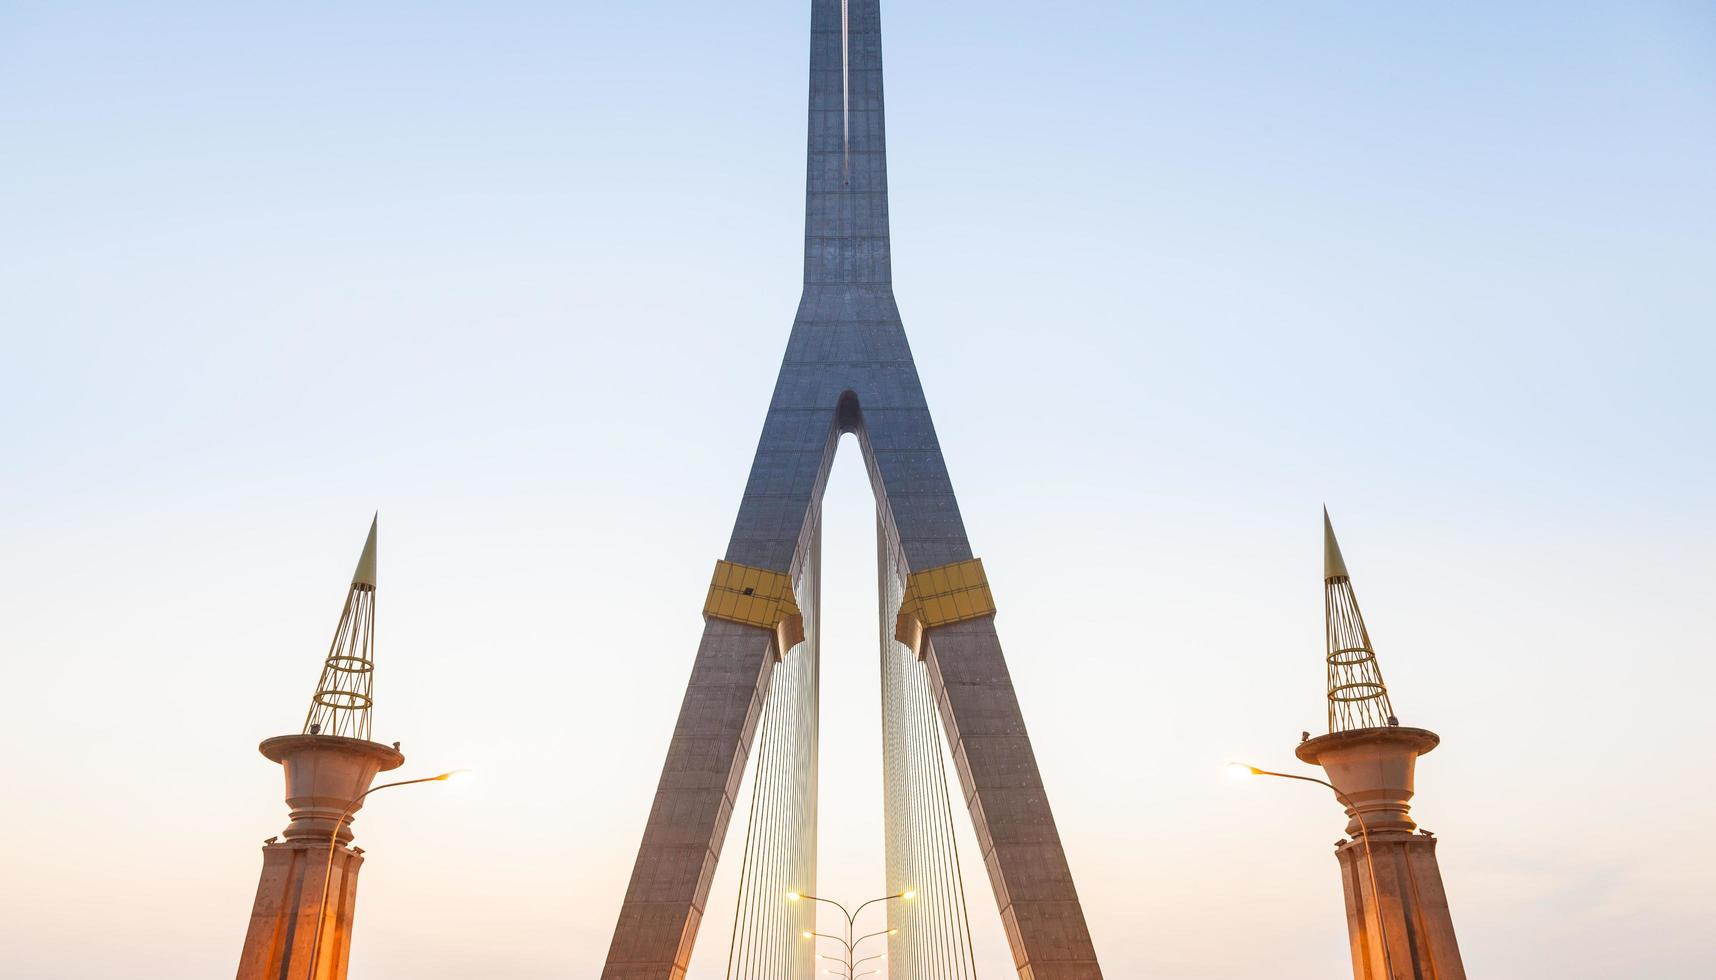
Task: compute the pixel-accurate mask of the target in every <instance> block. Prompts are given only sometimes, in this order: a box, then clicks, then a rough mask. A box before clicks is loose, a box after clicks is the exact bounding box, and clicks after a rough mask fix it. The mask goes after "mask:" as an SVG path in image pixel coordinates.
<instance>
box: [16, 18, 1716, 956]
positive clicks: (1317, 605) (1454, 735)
mask: <svg viewBox="0 0 1716 980" xmlns="http://www.w3.org/2000/svg"><path fill="white" fill-rule="evenodd" d="M883 29H884V38H885V51H886V69H887V79H888V90H887V95H888V100H889V102H888V110H889V114H888V123H889V154H890V179H891V186H892V206H893V239H894V268H895V277H896V292H897V294H898V297H899V300H900V306H901V309H902V312H903V313H904V317H905V322H906V328H907V331H908V334H909V335H910V337H911V339H912V341H913V346H914V351H915V354H916V357H917V361H918V366H919V370H920V373H921V374H922V377H923V381H924V386H925V388H926V391H927V393H928V396H929V401H930V406H931V409H932V411H933V412H934V414H935V418H936V421H937V424H938V428H939V432H940V436H941V441H942V444H943V448H944V451H945V453H946V456H947V460H948V463H949V466H950V468H951V471H952V476H953V480H954V485H955V487H956V489H957V490H958V492H959V494H960V500H961V505H962V508H963V511H964V516H965V521H966V525H967V528H968V530H969V532H970V535H971V539H972V542H973V546H974V548H975V549H976V552H977V554H979V555H980V556H982V557H983V559H984V561H985V564H986V566H987V569H988V572H989V575H990V578H991V580H992V582H993V585H994V588H995V592H996V596H997V599H998V602H999V606H1000V615H999V619H998V625H999V627H1000V630H1001V636H1002V639H1003V642H1004V644H1005V645H1006V649H1007V652H1008V655H1009V660H1010V666H1011V669H1012V673H1013V676H1014V680H1015V683H1016V685H1017V688H1018V692H1019V695H1020V698H1021V701H1022V703H1023V707H1024V710H1025V716H1026V720H1027V722H1028V723H1029V725H1030V726H1031V732H1032V735H1033V738H1034V741H1035V747H1036V751H1037V754H1038V758H1039V762H1040V764H1041V768H1042V771H1043V774H1044V779H1045V782H1046V783H1047V787H1048V790H1049V793H1050V797H1051V800H1052V802H1053V804H1054V807H1055V810H1056V816H1057V819H1058V822H1059V825H1060V831H1061V834H1062V836H1063V838H1064V840H1065V844H1066V848H1067V852H1068V856H1069V859H1070V861H1071V863H1072V868H1073V871H1074V874H1075V876H1076V878H1077V882H1078V886H1079V889H1080V892H1081V896H1082V898H1083V900H1084V903H1085V909H1086V912H1087V915H1088V917H1089V920H1090V925H1091V928H1092V931H1093V934H1094V938H1095V941H1096V945H1097V950H1098V953H1099V955H1100V956H1101V957H1102V960H1103V963H1104V967H1105V970H1106V972H1107V975H1108V976H1109V977H1111V978H1115V980H1124V978H1128V977H1160V978H1174V980H1251V978H1256V977H1260V976H1265V975H1267V976H1270V977H1273V978H1282V980H1327V978H1329V977H1336V976H1342V975H1345V974H1346V972H1347V971H1348V966H1347V963H1348V960H1347V946H1346V935H1345V929H1346V927H1345V922H1344V919H1343V913H1342V907H1341V895H1340V883H1339V879H1338V877H1337V871H1336V864H1335V861H1334V859H1333V857H1332V855H1331V851H1332V848H1331V845H1332V844H1333V843H1334V842H1335V841H1336V840H1337V839H1338V838H1339V837H1340V836H1341V834H1342V828H1343V825H1344V818H1343V817H1342V815H1341V813H1340V809H1339V807H1338V805H1337V804H1335V803H1334V802H1333V801H1332V800H1330V799H1328V798H1326V797H1325V796H1324V795H1322V794H1321V793H1320V792H1318V791H1316V790H1315V789H1314V787H1309V786H1303V785H1301V784H1292V783H1287V782H1284V781H1270V782H1269V783H1268V784H1262V781H1256V780H1254V781H1251V782H1249V783H1237V784H1236V783H1234V782H1233V781H1231V780H1230V779H1228V778H1227V776H1226V775H1225V773H1224V771H1223V765H1224V763H1226V762H1228V761H1229V760H1232V759H1243V760H1245V761H1249V762H1255V763H1257V764H1259V765H1264V766H1271V767H1278V768H1279V767H1296V766H1298V765H1299V764H1298V763H1296V762H1295V761H1294V760H1293V758H1292V749H1293V746H1294V745H1295V744H1296V743H1297V741H1298V739H1299V733H1300V731H1301V730H1302V729H1308V730H1311V731H1313V732H1316V731H1318V730H1319V726H1320V725H1322V724H1323V718H1324V706H1323V687H1322V685H1323V660H1322V621H1321V615H1322V606H1321V579H1320V576H1321V568H1322V565H1321V551H1320V549H1321V523H1320V522H1321V514H1320V507H1321V506H1322V505H1323V504H1324V503H1327V504H1328V506H1329V509H1330V512H1331V513H1332V515H1333V518H1334V522H1335V527H1336V530H1337V531H1338V532H1339V534H1340V536H1341V541H1342V544H1343V546H1344V549H1345V553H1346V558H1347V561H1348V564H1349V566H1350V567H1351V570H1352V573H1353V578H1354V583H1355V586H1356V589H1357V592H1358V597H1359V600H1360V602H1361V603H1362V604H1363V608H1364V610H1365V613H1366V617H1367V620H1368V622H1369V625H1370V629H1371V633H1372V636H1373V638H1374V640H1375V642H1376V644H1377V648H1378V653H1379V657H1380V662H1381V665H1382V670H1383V672H1384V676H1385V677H1386V679H1387V680H1388V682H1389V685H1390V688H1391V690H1392V692H1393V695H1394V704H1395V707H1396V708H1397V710H1398V712H1399V714H1400V717H1401V720H1402V722H1403V723H1405V724H1410V725H1419V726H1423V727H1427V728H1431V729H1434V730H1436V731H1438V732H1439V733H1441V735H1442V737H1443V745H1442V747H1441V748H1439V749H1438V750H1437V751H1436V752H1435V753H1434V754H1432V755H1430V756H1429V757H1427V758H1426V759H1425V760H1424V761H1423V763H1422V764H1421V765H1420V769H1419V772H1420V777H1419V796H1418V800H1417V801H1416V805H1415V814H1416V816H1417V817H1418V818H1419V820H1420V821H1421V823H1422V824H1423V825H1424V826H1426V827H1427V828H1429V829H1431V830H1433V831H1435V832H1436V834H1437V836H1438V838H1439V839H1440V841H1441V844H1440V855H1441V859H1442V870H1443V874H1444V876H1445V879H1446V882H1447V889H1448V894H1449V898H1450V901H1451V903H1452V908H1453V915H1454V922H1455V925H1456V927H1457V929H1458V930H1459V938H1460V942H1461V946H1462V949H1463V951H1464V954H1465V959H1466V964H1467V968H1468V970H1469V972H1470V973H1471V975H1472V976H1474V977H1489V978H1498V980H1502V978H1506V980H1526V978H1554V980H1615V978H1623V977H1629V978H1630V977H1649V978H1652V980H1695V978H1706V977H1708V976H1709V970H1710V965H1709V964H1710V962H1711V957H1712V955H1713V953H1716V949H1713V944H1712V940H1711V939H1710V925H1709V923H1710V920H1711V917H1712V914H1713V913H1716V883H1713V878H1712V875H1711V874H1710V873H1709V871H1710V869H1711V868H1716V843H1712V836H1711V834H1710V833H1709V828H1710V825H1711V823H1712V821H1713V820H1716V780H1712V779H1711V778H1709V776H1708V774H1707V772H1706V769H1707V768H1708V757H1709V754H1710V753H1709V739H1710V725H1709V715H1710V712H1711V708H1712V698H1713V694H1712V691H1713V685H1716V658H1713V657H1712V653H1713V652H1716V598H1713V597H1716V561H1713V556H1716V454H1713V453H1712V445H1713V443H1716V438H1713V435H1716V434H1713V431H1712V430H1713V427H1716V426H1713V422H1716V394H1713V386H1712V375H1713V373H1716V330H1713V328H1712V324H1713V323H1716V274H1713V269H1716V181H1713V179H1712V175H1713V174H1716V12H1713V9H1712V7H1711V6H1710V5H1709V4H1707V3H1695V2H1684V3H1669V2H1608V3H1589V4H1568V3H1551V2H1518V3H1507V4H1496V3H1476V2H1451V3H1442V4H1419V5H1379V4H1370V3H1330V4H1315V5H1311V4H1283V3H1266V2H1240V3H1223V4H1210V3H1154V2H1138V0H1091V2H1088V3H1082V4H1049V3H1042V2H1036V3H1024V2H1018V0H991V2H986V3H978V2H974V0H920V2H915V3H907V2H891V0H884V3H883ZM807 34H808V4H806V3H804V2H803V0H760V2H746V3H691V2H685V0H671V2H668V0H633V2H629V3H572V4H568V3H547V2H540V3H528V2H507V0H497V2H489V3H481V4H478V3H451V2H413V3H405V2H371V3H361V4H354V3H329V2H309V3H296V4H289V5H281V4H230V3H214V2H202V3H192V2H171V0H163V2H157V3H146V4H143V3H88V2H86V3H38V2H29V0H17V2H11V3H7V4H4V5H0V332H3V339H4V347H3V348H0V351H3V353H0V413H3V417H4V419H5V425H4V426H0V658H3V659H4V663H5V665H6V671H5V680H4V682H0V690H4V691H5V692H6V694H7V697H6V702H7V704H6V714H5V719H4V726H3V727H4V730H5V731H6V733H7V736H6V742H7V745H8V751H7V753H6V755H7V761H6V765H5V770H4V771H5V774H6V791H5V793H4V795H3V796H0V800H3V805H0V837H3V838H4V839H5V840H7V841H8V842H10V845H11V849H10V855H9V858H8V860H7V862H6V866H5V869H4V872H0V974H4V975H5V976H6V977H8V978H17V980H36V978H54V980H61V978H63V980H114V978H142V980H186V978H202V977H222V976H227V975H229V974H230V973H231V971H232V969H233V968H234V965H235V963H236V961H237V956H238V951H239V947H240V943H241V941H242V939H243V935H244V929H245V925H246V921H247V916H248V913H249V907H250V902H251V898H252V895H253V893H254V890H255V886H256V876H257V871H258V870H259V867H260V860H259V856H258V847H259V845H260V843H261V841H262V840H263V839H264V838H266V837H269V836H271V835H273V834H276V833H278V832H279V831H280V829H281V828H282V827H283V826H284V825H285V822H286V810H285V807H284V805H283V803H282V801H281V780H280V774H279V770H278V768H277V767H276V766H274V765H273V764H271V763H269V762H267V761H266V760H264V759H263V758H262V757H261V756H260V755H259V754H257V752H256V744H257V742H259V741H260V740H262V739H264V738H267V737H269V736H273V735H278V734H285V733H290V732H295V731H297V730H298V727H299V726H300V725H301V723H302V718H303V713H304V709H305V707H306V705H307V702H308V698H309V695H310V692H311V689H312V687H313V685H314V682H315V680H316V676H317V672H318V669H319V665H320V658H321V656H322V654H323V652H324V651H325V649H326V644H327V642H328V639H329V637H330V635H331V633H332V631H333V629H334V626H335V622H336V619H337V617H338V614H339V607H340V602H341V600H342V598H343V595H344V589H345V585H346V582H347V581H348V578H349V574H350V570H351V567H352V564H353V563H354V562H355V560H356V558H357V554H358V550H359V547H360V546H361V544H362V541H363V536H364V532H365V531H366V530H367V527H368V524H369V520H370V514H371V512H372V511H374V510H376V509H379V510H380V589H379V593H378V603H379V641H378V648H377V652H378V665H377V675H376V691H377V702H378V705H377V708H376V714H375V725H376V728H375V733H376V737H377V738H378V739H379V740H382V741H389V742H391V741H393V740H395V739H399V740H401V741H402V742H403V748H404V751H405V753H406V756H407V759H408V761H407V763H406V767H405V768H404V769H403V770H401V773H402V774H403V775H417V774H427V773H433V772H436V771H440V770H443V769H446V768H451V767H453V766H470V767H473V768H475V769H477V770H479V772H480V777H479V779H478V780H477V781H476V782H474V783H473V784H471V785H469V786H466V787H451V786H441V785H432V786H428V787H421V788H412V789H406V790H400V791H397V792H390V793H388V794H386V795H383V796H377V797H375V798H374V799H373V800H372V802H371V804H370V805H369V806H368V807H366V809H365V810H364V811H363V813H362V814H361V815H360V816H359V818H358V819H357V822H356V825H355V830H356V833H357V843H358V844H359V845H360V846H363V847H365V848H366V849H367V851H368V863H367V865H366V867H365V870H364V872H363V878H362V887H361V892H360V905H359V911H358V923H357V929H358V934H357V939H356V943H355V948H354V968H353V976H354V977H361V978H364V980H395V978H398V980H454V978H461V980H464V978H473V977H499V978H508V980H538V978H560V977H590V976H595V975H596V974H597V973H598V972H599V969H600V964H601V960H602V957H603V955H604V954H605V952H606V949H607V943H608V939H609V936H610V933H611V931H612V928H613V925H614V918H615V915H616V913H617V911H618V908H619V903H620V899H621V896H622V894H623V892H624V889H625V884H626V880H627V876H628V874H629V871H630V866H631V861H632V857H633V854H634V853H635V848H636V845H637V843H638V838H639V836H640V834H641V831H642V827H643V821H644V817H645V815H646V813H647V811H648V807H649V802H650V795H651V792H652V790H653V787H654V784H655V781H656V777H657V773H658V768H659V765H660V762H661V757H662V754H663V752H664V751H665V748H666V746H667V741H668V735H669V733H670V731H671V727H672V722H673V718H674V716H675V714H676V712H677V710H678V706H679V701H680V696H681V693H682V690H683V684H684V680H685V678H686V676H687V675H688V673H689V670H690V665H691V657H692V654H693V652H694V650H695V646H696V642H697V638H698V636H699V632H700V629H701V619H700V616H699V612H700V609H701V604H702V600H703V595H704V589H705V587H706V585H707V582H708V578H709V574H710V568H711V566H712V564H713V562H714V560H715V559H716V558H717V557H719V556H720V555H721V553H722V550H723V548H724V547H725V544H726V541H727V537H728V533H729V531H730V529H731V526H732V519H733V514H734V511H735V508H736V505H737V503H738V499H739V495H740V491H741V490H742V488H743V484H744V478H745V474H746V472H747V471H748V469H749V465H750V459H751V453H752V451H753V450H754V448H755V445H756V440H757V435H758V431H759V428H760V425H761V422H762V417H763V411H764V409H765V407H766V405H767V402H768V398H769V394H770V391H771V388H772V385H773V381H774V376H775V372H776V370H777V367H778V365H779V359H780V355H781V351H782V349H783V347H784V344H785V341H786V336H787V330H788V327H789V326H790V323H791V320H792V316H793V311H794V308H795V304H796V301H797V298H798V292H799V275H800V265H799V262H800V248H801V235H802V220H803V210H802V209H803V198H802V192H803V183H804V147H803V139H804V127H805V123H804V117H805V111H804V99H805V67H806V49H807ZM852 449H853V447H852V446H851V445H850V444H848V445H847V446H846V447H845V451H843V452H842V454H841V456H840V458H839V460H838V461H837V465H836V469H835V472H834V475H833V478H832V486H831V488H830V490H829V494H828V499H827V530H826V543H825V547H824V561H825V574H826V580H825V586H824V605H825V608H824V627H823V630H824V632H823V636H824V647H825V648H824V651H823V657H824V668H823V671H824V672H823V722H822V735H823V761H822V773H823V780H824V782H823V795H822V815H823V822H822V826H821V834H820V836H821V841H822V845H823V849H822V853H821V864H822V880H821V882H819V884H818V888H819V889H820V890H821V891H822V892H824V893H828V894H833V895H838V896H850V897H853V898H863V897H869V896H870V895H873V894H875V893H877V892H878V890H879V889H880V887H881V869H882V835H881V806H880V800H879V790H880V783H879V778H880V777H879V772H880V740H879V738H878V737H877V723H878V718H879V708H878V703H879V699H878V691H877V687H878V685H877V679H876V662H875V659H874V658H875V639H874V634H873V630H874V622H875V615H876V611H875V605H874V603H875V598H874V568H873V560H874V559H873V556H874V548H873V542H872V534H873V523H872V521H873V518H872V514H871V502H870V500H869V499H868V494H869V490H868V486H867V484H866V482H865V480H864V475H863V468H862V466H861V464H860V462H859V459H858V456H857V453H856V452H854V451H852ZM742 830H743V829H742V826H740V824H739V823H738V822H736V823H735V827H734V831H733V836H732V837H731V838H730V839H729V841H728V845H727V854H728V855H729V856H730V855H732V854H735V853H737V851H738V845H739V840H740V834H742ZM969 830H970V828H969V825H968V824H967V825H964V826H962V833H964V834H965V836H964V837H963V838H962V840H961V844H962V846H963V847H964V850H965V854H966V855H967V856H968V857H969V856H970V855H971V853H972V851H973V847H972V845H971V839H970V833H969ZM736 872H737V862H735V861H728V862H726V863H725V864H724V865H723V867H722V870H721V874H720V876H719V877H718V879H717V883H716V888H715V897H714V899H713V901H712V911H711V913H710V918H709V919H708V920H707V921H706V924H705V928H704V932H703V941H702V942H701V943H700V945H699V949H698V953H697V958H696V961H695V964H694V971H693V977H694V978H695V980H719V978H720V977H721V976H722V972H723V968H724V965H725V946H726V928H727V923H728V922H729V919H728V918H727V917H728V916H730V915H731V909H730V902H731V896H732V890H733V888H734V887H735V881H736ZM967 882H968V883H969V899H970V905H971V909H972V913H973V914H972V924H973V929H974V932H975V933H976V940H977V943H978V947H979V952H980V957H981V960H980V965H981V966H982V967H983V968H984V971H985V976H986V977H992V978H1001V977H1006V976H1010V975H1011V970H1010V967H1009V965H1008V955H1007V952H1006V948H1005V942H1004V939H1003V938H1002V935H1001V930H1000V926H999V923H998V920H997V917H996V916H995V915H994V914H993V908H994V906H993V899H992V896H991V895H990V894H989V891H988V887H987V885H986V884H985V878H984V876H983V875H982V874H981V872H977V873H975V874H972V873H968V874H967Z"/></svg>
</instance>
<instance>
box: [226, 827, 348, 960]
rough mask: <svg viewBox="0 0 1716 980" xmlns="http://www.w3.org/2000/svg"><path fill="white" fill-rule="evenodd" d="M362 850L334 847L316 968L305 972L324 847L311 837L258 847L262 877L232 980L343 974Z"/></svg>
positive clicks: (319, 893)
mask: <svg viewBox="0 0 1716 980" xmlns="http://www.w3.org/2000/svg"><path fill="white" fill-rule="evenodd" d="M362 866H363V855H362V854H360V853H358V852H357V851H356V850H355V849H353V848H350V847H345V846H340V847H336V848H335V849H334V863H333V877H332V880H331V881H329V883H328V906H327V909H326V911H325V912H324V914H323V916H322V946H321V950H320V951H319V952H318V953H317V956H316V958H317V960H318V962H317V964H316V973H315V975H314V976H313V977H312V976H311V974H310V946H311V944H312V943H314V942H315V932H316V910H317V907H318V906H319V905H321V902H322V874H323V872H324V871H325V870H326V869H327V868H328V847H327V845H326V844H325V843H324V844H319V843H316V842H314V841H305V840H298V841H288V842H279V843H274V844H264V845H263V846H262V878H261V880H260V881H258V882H257V885H256V901H255V903H254V904H253V905H252V906H251V910H250V928H249V930H248V931H247V932H246V933H245V936H244V952H243V953H242V954H240V957H239V963H238V977H237V980H281V978H285V980H340V978H343V977H344V976H345V975H346V967H347V965H348V963H349V960H350V954H351V945H352V931H351V930H352V914H353V912H354V911H355V905H356V902H357V880H358V870H359V869H360V868H361V867H362Z"/></svg>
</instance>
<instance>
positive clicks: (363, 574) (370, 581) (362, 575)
mask: <svg viewBox="0 0 1716 980" xmlns="http://www.w3.org/2000/svg"><path fill="white" fill-rule="evenodd" d="M380 520H381V512H380V511H377V512H376V514H375V516H374V517H371V518H370V521H369V537H368V538H367V539H365V540H364V543H363V554H362V555H360V556H358V563H357V570H356V571H354V572H352V584H353V585H367V586H369V587H370V588H372V589H373V588H375V526H376V524H377V522H379V521H380Z"/></svg>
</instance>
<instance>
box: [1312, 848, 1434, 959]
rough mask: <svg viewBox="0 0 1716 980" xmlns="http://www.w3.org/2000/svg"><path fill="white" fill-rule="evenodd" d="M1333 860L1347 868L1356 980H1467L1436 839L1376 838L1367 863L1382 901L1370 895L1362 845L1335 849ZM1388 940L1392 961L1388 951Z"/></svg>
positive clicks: (1345, 887)
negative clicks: (1372, 869) (1386, 947)
mask: <svg viewBox="0 0 1716 980" xmlns="http://www.w3.org/2000/svg"><path fill="white" fill-rule="evenodd" d="M1335 858H1336V859H1337V860H1338V861H1339V862H1340V865H1341V890H1342V892H1343V893H1345V895H1346V903H1347V935H1348V937H1349V939H1350V940H1351V942H1352V955H1353V977H1354V978H1355V980H1466V968H1465V965H1464V964H1463V963H1462V962H1461V960H1460V946H1459V943H1458V942H1457V941H1456V940H1455V938H1454V919H1453V914H1452V913H1451V912H1449V910H1448V894H1447V892H1445V891H1444V890H1443V888H1442V871H1441V868H1440V867H1439V866H1438V865H1437V863H1436V839H1435V838H1434V837H1427V836H1423V835H1416V836H1415V835H1412V834H1400V833H1379V834H1373V835H1371V838H1370V849H1369V858H1370V860H1372V861H1374V862H1375V871H1376V889H1377V891H1379V892H1381V900H1380V901H1378V900H1377V897H1376V896H1375V895H1374V894H1373V893H1372V891H1371V876H1370V872H1371V869H1370V867H1369V866H1368V865H1367V863H1366V849H1365V841H1364V839H1363V838H1362V837H1361V838H1360V839H1358V840H1353V841H1348V842H1346V843H1345V844H1342V845H1340V846H1339V847H1337V848H1336V849H1335ZM1379 912H1380V915H1378V914H1377V913H1379ZM1378 921H1380V922H1381V929H1380V930H1379V929H1378V928H1377V922H1378ZM1385 936H1386V939H1387V942H1388V949H1387V956H1386V957H1385V956H1384V952H1383V946H1382V943H1383V939H1384V937H1385ZM1390 962H1392V966H1393V973H1392V974H1390V972H1389V970H1388V965H1389V964H1390Z"/></svg>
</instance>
